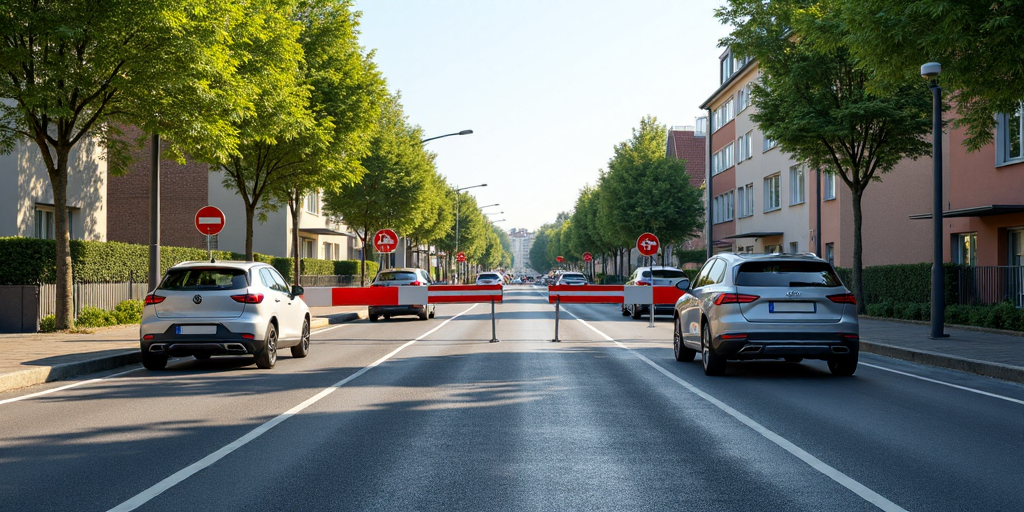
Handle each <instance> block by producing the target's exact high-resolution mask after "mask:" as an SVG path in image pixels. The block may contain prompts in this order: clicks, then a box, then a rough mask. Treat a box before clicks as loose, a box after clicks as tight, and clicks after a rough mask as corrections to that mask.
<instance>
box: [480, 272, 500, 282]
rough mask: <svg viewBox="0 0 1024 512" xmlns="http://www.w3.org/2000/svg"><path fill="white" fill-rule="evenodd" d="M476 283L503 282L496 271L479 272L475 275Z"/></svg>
mask: <svg viewBox="0 0 1024 512" xmlns="http://www.w3.org/2000/svg"><path fill="white" fill-rule="evenodd" d="M475 283H476V284H505V280H504V279H502V277H501V274H499V273H497V272H481V273H479V274H477V275H476V281H475Z"/></svg>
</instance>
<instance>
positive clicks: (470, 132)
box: [420, 130, 473, 144]
mask: <svg viewBox="0 0 1024 512" xmlns="http://www.w3.org/2000/svg"><path fill="white" fill-rule="evenodd" d="M472 133H473V130H462V131H461V132H456V133H446V134H444V135H438V136H437V137H430V138H429V139H422V140H420V144H422V143H424V142H427V141H430V140H434V139H441V138H444V137H451V136H453V135H470V134H472Z"/></svg>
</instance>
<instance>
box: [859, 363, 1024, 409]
mask: <svg viewBox="0 0 1024 512" xmlns="http://www.w3.org/2000/svg"><path fill="white" fill-rule="evenodd" d="M860 364H861V365H863V366H869V367H871V368H875V369H878V370H882V371H886V372H892V373H898V374H900V375H905V376H907V377H913V378H915V379H921V380H923V381H926V382H931V383H933V384H941V385H943V386H949V387H951V388H956V389H959V390H962V391H969V392H971V393H977V394H979V395H985V396H989V397H992V398H998V399H1000V400H1006V401H1007V402H1013V403H1015V404H1021V405H1024V400H1018V399H1016V398H1010V397H1008V396H1003V395H997V394H995V393H989V392H988V391H982V390H980V389H974V388H969V387H966V386H961V385H959V384H953V383H951V382H942V381H941V380H936V379H929V378H928V377H922V376H920V375H914V374H913V373H907V372H902V371H899V370H893V369H892V368H886V367H884V366H878V365H873V364H869V363H865V362H863V361H861V362H860Z"/></svg>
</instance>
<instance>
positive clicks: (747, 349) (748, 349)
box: [739, 345, 764, 354]
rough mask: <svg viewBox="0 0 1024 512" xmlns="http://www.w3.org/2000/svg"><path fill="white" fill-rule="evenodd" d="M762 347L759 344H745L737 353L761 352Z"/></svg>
mask: <svg viewBox="0 0 1024 512" xmlns="http://www.w3.org/2000/svg"><path fill="white" fill-rule="evenodd" d="M763 348H764V347H762V346H761V345H747V346H745V347H743V348H741V349H740V351H739V353H740V354H757V353H758V352H761V349H763Z"/></svg>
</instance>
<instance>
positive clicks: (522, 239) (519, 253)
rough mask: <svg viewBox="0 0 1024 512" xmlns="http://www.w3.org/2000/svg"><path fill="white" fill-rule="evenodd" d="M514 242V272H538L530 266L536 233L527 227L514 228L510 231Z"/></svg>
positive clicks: (509, 235)
mask: <svg viewBox="0 0 1024 512" xmlns="http://www.w3.org/2000/svg"><path fill="white" fill-rule="evenodd" d="M508 238H509V240H510V241H511V242H512V272H513V273H515V274H536V272H534V270H533V268H532V267H530V248H532V247H533V239H534V233H533V232H531V231H528V230H527V229H526V228H513V229H511V230H509V232H508Z"/></svg>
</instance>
